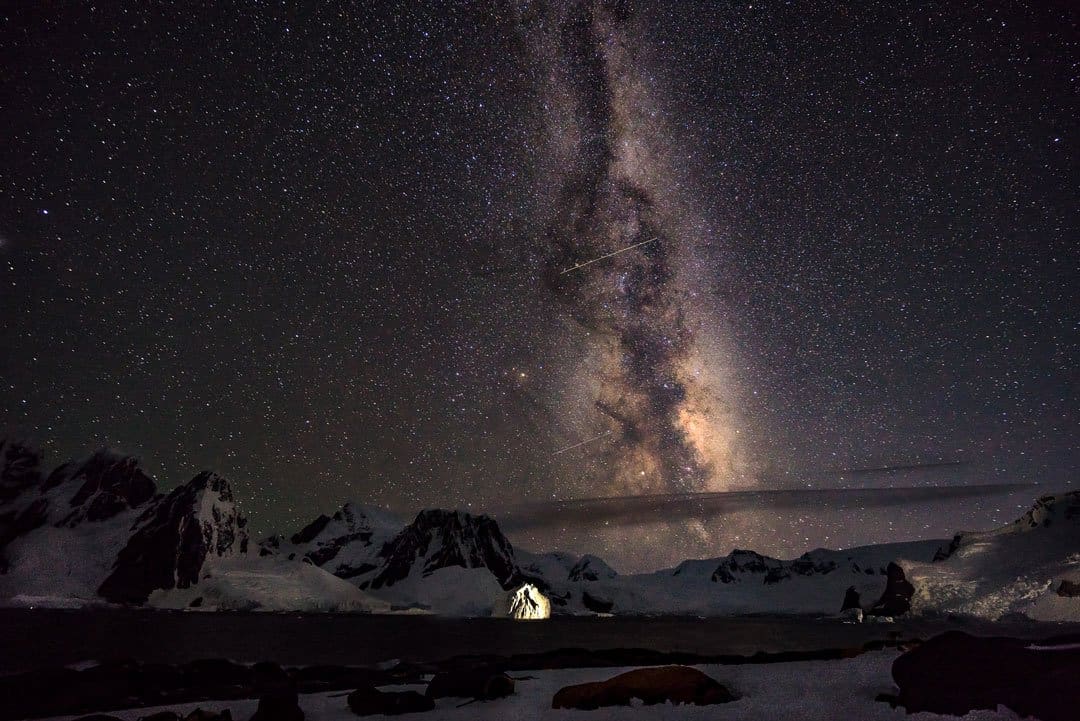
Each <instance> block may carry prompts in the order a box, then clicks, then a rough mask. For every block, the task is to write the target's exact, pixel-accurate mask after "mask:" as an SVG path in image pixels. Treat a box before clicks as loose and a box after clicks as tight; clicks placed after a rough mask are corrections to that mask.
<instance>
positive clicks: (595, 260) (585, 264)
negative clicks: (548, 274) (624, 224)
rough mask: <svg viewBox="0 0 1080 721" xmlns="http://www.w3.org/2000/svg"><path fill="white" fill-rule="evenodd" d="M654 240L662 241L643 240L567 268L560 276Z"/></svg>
mask: <svg viewBox="0 0 1080 721" xmlns="http://www.w3.org/2000/svg"><path fill="white" fill-rule="evenodd" d="M654 240H660V239H659V238H649V239H648V240H643V241H641V242H640V243H634V244H633V245H628V246H626V247H625V248H620V249H619V250H615V251H612V252H611V253H608V254H607V255H601V256H600V257H599V258H593V259H592V260H587V261H585V262H584V263H578V264H577V265H575V266H574V267H573V268H567V269H566V270H564V271H562V272H561V273H559V275H566V274H567V273H569V272H570V271H573V270H577V269H578V268H584V267H585V266H587V265H589V264H591V263H595V262H597V261H598V260H603V259H604V258H610V257H611V256H613V255H618V254H619V253H625V252H626V251H628V250H633V249H634V248H637V247H638V246H640V245H645V244H646V243H651V242H653V241H654Z"/></svg>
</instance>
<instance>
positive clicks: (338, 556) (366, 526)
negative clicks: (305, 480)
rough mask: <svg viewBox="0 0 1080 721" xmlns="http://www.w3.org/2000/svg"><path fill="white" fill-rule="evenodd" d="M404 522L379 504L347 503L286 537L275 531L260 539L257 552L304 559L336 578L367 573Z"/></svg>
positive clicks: (353, 576)
mask: <svg viewBox="0 0 1080 721" xmlns="http://www.w3.org/2000/svg"><path fill="white" fill-rule="evenodd" d="M403 525H404V524H403V522H402V521H401V520H400V519H399V518H398V517H397V516H395V515H394V514H392V513H390V512H389V511H386V510H384V509H382V508H378V507H375V506H364V505H361V504H357V503H346V504H345V505H344V506H342V507H341V509H340V510H338V511H336V512H335V513H334V515H333V516H327V515H321V516H319V517H318V518H316V519H315V520H314V521H312V522H311V523H309V524H308V525H307V526H305V527H304V528H302V529H301V530H300V531H298V532H297V533H294V534H293V535H292V536H289V537H288V538H286V537H284V536H280V535H278V536H271V537H269V538H267V539H266V540H264V541H262V542H260V544H259V554H260V555H262V556H284V557H285V558H288V559H289V560H298V559H299V560H306V561H308V562H309V563H311V564H312V565H315V566H319V567H320V568H322V569H324V570H326V571H329V572H330V573H332V574H334V575H335V576H337V577H338V578H356V577H358V576H367V575H370V573H371V572H372V571H374V570H376V568H378V566H379V564H380V563H381V560H382V559H381V558H380V556H379V554H380V552H381V551H382V549H383V546H384V545H386V543H387V542H388V541H390V540H391V539H393V538H394V536H396V535H397V534H398V533H399V532H400V531H401V529H402V526H403Z"/></svg>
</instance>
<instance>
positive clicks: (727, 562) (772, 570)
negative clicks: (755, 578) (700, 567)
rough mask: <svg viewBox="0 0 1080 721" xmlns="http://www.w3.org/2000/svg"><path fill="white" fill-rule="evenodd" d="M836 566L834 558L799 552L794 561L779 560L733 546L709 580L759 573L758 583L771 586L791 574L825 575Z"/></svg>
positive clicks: (726, 580) (729, 580) (729, 579)
mask: <svg viewBox="0 0 1080 721" xmlns="http://www.w3.org/2000/svg"><path fill="white" fill-rule="evenodd" d="M836 569H837V565H836V562H835V561H815V560H814V559H813V557H811V556H810V554H803V555H802V556H799V557H798V558H796V559H795V560H794V561H781V560H778V559H775V558H769V557H768V556H762V555H761V554H760V553H755V552H754V551H745V550H741V549H735V550H734V551H732V552H731V553H730V554H729V555H728V557H727V558H725V559H724V560H723V561H722V562H721V563H720V565H719V566H717V567H716V570H715V571H713V574H712V580H713V581H715V582H718V583H735V582H737V581H739V580H740V578H739V575H737V574H740V575H741V574H763V575H762V583H764V584H765V585H767V586H771V585H773V584H776V583H780V582H782V581H787V580H788V579H790V578H791V577H792V575H797V576H813V575H825V574H827V573H831V572H833V571H835V570H836Z"/></svg>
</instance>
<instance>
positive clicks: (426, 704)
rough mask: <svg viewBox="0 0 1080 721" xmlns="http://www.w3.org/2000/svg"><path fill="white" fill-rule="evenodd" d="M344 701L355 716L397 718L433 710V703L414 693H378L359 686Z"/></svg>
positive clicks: (368, 687)
mask: <svg viewBox="0 0 1080 721" xmlns="http://www.w3.org/2000/svg"><path fill="white" fill-rule="evenodd" d="M346 701H347V702H348V704H349V710H351V711H352V712H353V713H354V714H356V715H357V716H372V715H374V714H383V715H386V716H397V715H399V714H403V713H417V712H420V711H430V710H432V709H433V708H435V702H434V701H432V700H431V699H430V698H428V697H427V696H424V695H422V694H418V693H417V692H416V691H380V690H379V689H377V688H375V687H374V686H361V687H360V688H358V689H356V690H355V691H353V692H352V693H351V694H349V696H348V698H347V699H346Z"/></svg>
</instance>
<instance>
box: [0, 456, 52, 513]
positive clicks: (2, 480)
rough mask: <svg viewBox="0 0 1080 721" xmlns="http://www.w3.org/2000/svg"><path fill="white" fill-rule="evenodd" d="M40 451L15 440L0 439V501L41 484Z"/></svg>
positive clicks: (9, 498)
mask: <svg viewBox="0 0 1080 721" xmlns="http://www.w3.org/2000/svg"><path fill="white" fill-rule="evenodd" d="M41 478H42V476H41V452H40V451H38V450H36V449H33V448H30V447H29V446H26V445H23V444H22V443H18V442H15V441H0V503H4V502H5V501H10V500H11V499H13V498H15V497H16V496H18V495H19V494H21V493H22V492H23V491H26V490H29V489H31V488H38V487H40V486H41Z"/></svg>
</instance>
